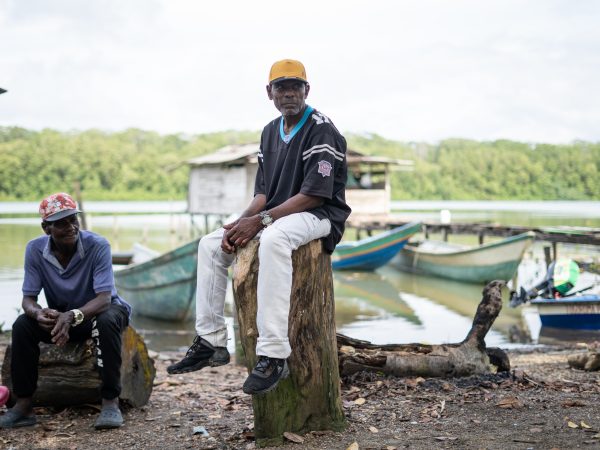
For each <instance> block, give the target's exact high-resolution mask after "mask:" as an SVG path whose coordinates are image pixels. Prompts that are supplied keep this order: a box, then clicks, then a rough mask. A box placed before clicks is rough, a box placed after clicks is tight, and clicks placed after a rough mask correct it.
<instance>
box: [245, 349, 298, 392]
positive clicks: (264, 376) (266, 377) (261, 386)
mask: <svg viewBox="0 0 600 450" xmlns="http://www.w3.org/2000/svg"><path fill="white" fill-rule="evenodd" d="M289 374H290V371H289V370H288V365H287V361H286V360H285V359H278V358H269V357H268V356H259V357H258V362H257V363H256V366H255V367H254V370H253V371H252V373H251V374H250V376H249V377H248V378H246V381H245V382H244V387H243V388H242V390H243V391H244V392H245V393H246V394H264V393H265V392H269V391H272V390H273V389H275V387H276V386H277V383H279V380H283V379H284V378H287V377H288V375H289Z"/></svg>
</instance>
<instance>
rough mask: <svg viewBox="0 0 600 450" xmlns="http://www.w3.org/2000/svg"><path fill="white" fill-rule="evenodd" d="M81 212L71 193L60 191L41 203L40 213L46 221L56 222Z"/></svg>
mask: <svg viewBox="0 0 600 450" xmlns="http://www.w3.org/2000/svg"><path fill="white" fill-rule="evenodd" d="M78 212H81V211H79V210H78V209H77V204H76V203H75V201H74V200H73V199H72V198H71V196H70V195H69V194H65V193H64V192H59V193H57V194H52V195H49V196H48V197H46V198H45V199H44V200H42V203H40V215H41V216H42V220H43V221H45V222H55V221H57V220H60V219H64V218H65V217H68V216H72V215H73V214H77V213H78Z"/></svg>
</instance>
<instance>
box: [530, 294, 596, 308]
mask: <svg viewBox="0 0 600 450" xmlns="http://www.w3.org/2000/svg"><path fill="white" fill-rule="evenodd" d="M588 297H594V298H588ZM529 303H531V304H532V305H537V306H555V305H556V306H565V305H578V304H579V305H589V304H595V303H597V304H600V296H599V295H593V296H591V295H582V296H581V298H576V297H562V298H539V299H534V300H531V301H530V302H529Z"/></svg>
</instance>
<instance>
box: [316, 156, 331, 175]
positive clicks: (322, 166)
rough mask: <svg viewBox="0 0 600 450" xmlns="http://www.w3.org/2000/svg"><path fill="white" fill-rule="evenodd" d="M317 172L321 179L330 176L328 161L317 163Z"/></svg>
mask: <svg viewBox="0 0 600 450" xmlns="http://www.w3.org/2000/svg"><path fill="white" fill-rule="evenodd" d="M317 172H319V173H320V174H321V175H323V178H325V177H328V176H329V175H331V164H329V161H325V160H321V161H319V169H318V170H317Z"/></svg>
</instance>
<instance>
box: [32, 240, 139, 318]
mask: <svg viewBox="0 0 600 450" xmlns="http://www.w3.org/2000/svg"><path fill="white" fill-rule="evenodd" d="M42 289H43V290H44V294H45V296H46V301H47V302H48V307H49V308H53V309H56V310H57V311H61V312H64V311H69V310H71V309H77V308H81V307H82V306H83V305H85V304H86V303H88V302H89V301H90V300H93V299H94V298H96V296H97V295H98V294H99V293H100V292H110V293H111V302H112V303H113V304H117V305H122V306H124V307H125V308H126V309H127V311H128V313H129V314H130V315H131V306H129V304H128V303H127V302H126V301H124V300H123V299H122V298H121V297H119V295H118V294H117V289H116V288H115V280H114V276H113V270H112V257H111V252H110V244H109V243H108V241H107V240H106V239H105V238H103V237H102V236H99V235H97V234H95V233H92V232H91V231H80V232H79V239H78V240H77V251H76V252H75V254H74V255H73V257H72V258H71V261H69V264H68V266H67V267H66V268H63V267H62V266H61V264H60V263H59V262H58V260H57V259H56V257H55V256H54V254H53V253H52V249H51V246H50V236H40V237H39V238H36V239H33V240H31V241H29V243H28V244H27V248H26V250H25V279H24V280H23V295H25V296H29V297H37V295H38V294H39V293H40V291H41V290H42Z"/></svg>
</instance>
